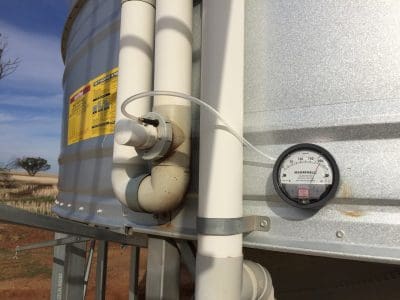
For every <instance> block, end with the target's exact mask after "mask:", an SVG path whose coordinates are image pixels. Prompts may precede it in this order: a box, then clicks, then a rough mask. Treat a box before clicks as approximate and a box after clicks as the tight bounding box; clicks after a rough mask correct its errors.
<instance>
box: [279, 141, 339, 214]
mask: <svg viewBox="0 0 400 300" xmlns="http://www.w3.org/2000/svg"><path fill="white" fill-rule="evenodd" d="M273 180H274V186H275V189H276V191H277V192H278V194H279V196H280V197H281V198H282V199H283V200H285V201H286V202H288V203H289V204H291V205H294V206H297V207H304V208H307V207H316V206H321V205H322V204H324V203H325V202H326V201H328V200H329V199H330V198H332V197H333V196H334V194H335V193H336V190H337V186H338V181H339V172H338V168H337V165H336V162H335V160H334V159H333V157H332V155H330V153H329V152H327V151H326V150H325V149H323V148H321V147H319V146H317V145H313V144H299V145H296V146H293V147H291V148H289V149H287V150H286V151H285V152H283V153H282V154H281V155H280V157H279V158H278V160H277V162H276V164H275V166H274V172H273Z"/></svg>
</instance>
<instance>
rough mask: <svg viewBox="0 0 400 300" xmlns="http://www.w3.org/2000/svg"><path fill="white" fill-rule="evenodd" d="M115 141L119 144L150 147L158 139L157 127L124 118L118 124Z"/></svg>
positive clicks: (139, 147) (140, 147) (138, 147)
mask: <svg viewBox="0 0 400 300" xmlns="http://www.w3.org/2000/svg"><path fill="white" fill-rule="evenodd" d="M115 141H116V142H117V143H118V144H119V145H125V146H132V147H135V148H137V149H148V148H151V147H152V146H153V145H154V144H155V143H156V141H157V128H156V127H154V126H152V125H146V124H139V123H138V122H136V121H133V120H127V119H123V120H120V121H118V122H117V124H116V130H115Z"/></svg>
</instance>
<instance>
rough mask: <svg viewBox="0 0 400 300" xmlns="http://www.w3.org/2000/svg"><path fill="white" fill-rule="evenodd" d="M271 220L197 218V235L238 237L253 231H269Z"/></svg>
mask: <svg viewBox="0 0 400 300" xmlns="http://www.w3.org/2000/svg"><path fill="white" fill-rule="evenodd" d="M269 229H270V219H269V218H268V217H265V216H245V217H242V218H200V217H198V218H197V233H198V234H202V235H218V236H226V235H236V234H242V233H245V232H251V231H269Z"/></svg>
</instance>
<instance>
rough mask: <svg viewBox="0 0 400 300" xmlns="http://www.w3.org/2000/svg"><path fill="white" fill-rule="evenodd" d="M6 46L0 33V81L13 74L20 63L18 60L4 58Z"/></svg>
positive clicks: (4, 39)
mask: <svg viewBox="0 0 400 300" xmlns="http://www.w3.org/2000/svg"><path fill="white" fill-rule="evenodd" d="M7 46H8V42H7V38H6V37H4V36H3V35H2V34H1V33H0V80H1V79H3V78H4V77H6V76H8V75H10V74H11V73H13V72H14V71H15V70H16V69H17V67H18V65H19V63H20V62H21V60H20V59H19V58H13V59H11V58H5V55H6V51H7Z"/></svg>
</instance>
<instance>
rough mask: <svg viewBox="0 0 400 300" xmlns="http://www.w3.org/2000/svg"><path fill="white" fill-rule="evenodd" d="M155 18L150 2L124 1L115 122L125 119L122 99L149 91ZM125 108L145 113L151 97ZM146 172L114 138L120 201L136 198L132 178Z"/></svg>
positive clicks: (114, 179) (115, 179)
mask: <svg viewBox="0 0 400 300" xmlns="http://www.w3.org/2000/svg"><path fill="white" fill-rule="evenodd" d="M154 20H155V8H154V6H153V5H151V3H150V2H149V1H148V2H144V1H125V2H123V4H122V8H121V28H120V49H119V64H118V65H119V71H118V93H117V107H116V114H117V115H116V123H117V121H119V120H123V119H126V118H125V117H124V116H123V115H122V113H121V109H120V108H121V104H122V102H123V101H124V100H125V99H127V98H128V97H129V96H132V95H135V94H137V93H140V92H143V91H149V90H152V87H153V52H154ZM127 110H128V111H129V112H131V113H133V114H136V115H139V116H141V115H145V114H146V113H147V112H149V111H150V110H151V102H150V99H143V100H141V101H136V102H135V103H131V104H130V105H129V106H128V108H127ZM117 134H118V133H116V135H117ZM146 172H147V165H146V164H145V163H144V162H143V161H142V160H141V159H140V157H139V156H138V155H137V153H136V152H135V149H134V148H133V147H131V146H124V145H119V144H118V143H117V142H116V141H114V154H113V169H112V174H111V179H112V185H113V189H114V193H115V195H116V197H117V198H118V199H119V200H120V201H121V202H122V203H124V204H125V205H127V206H129V199H132V198H137V189H135V188H132V186H133V185H132V184H131V183H132V178H134V177H136V176H140V175H141V174H143V173H146ZM128 174H129V175H128ZM131 177H132V178H131Z"/></svg>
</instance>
